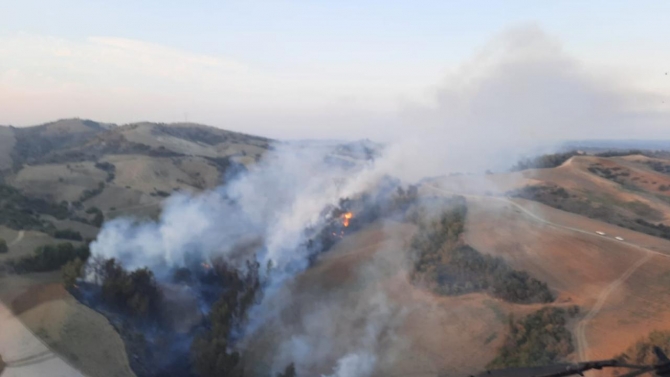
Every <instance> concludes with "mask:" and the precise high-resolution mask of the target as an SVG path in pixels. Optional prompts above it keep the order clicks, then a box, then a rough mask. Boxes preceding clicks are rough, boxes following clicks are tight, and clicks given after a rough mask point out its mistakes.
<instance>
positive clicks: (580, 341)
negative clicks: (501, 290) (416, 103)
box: [424, 184, 670, 361]
mask: <svg viewBox="0 0 670 377" xmlns="http://www.w3.org/2000/svg"><path fill="white" fill-rule="evenodd" d="M424 186H425V187H428V188H431V189H433V190H435V191H439V192H442V193H445V194H449V195H460V196H463V197H466V198H477V199H489V200H495V201H499V202H504V203H506V204H509V205H511V206H513V207H514V208H516V209H518V210H520V211H521V212H522V213H523V214H525V215H526V216H528V217H530V218H532V219H533V220H535V221H537V222H540V223H542V224H546V225H548V226H551V227H554V228H557V229H563V230H567V231H571V232H576V233H581V234H585V235H588V236H590V237H594V238H598V239H600V240H605V241H609V242H612V243H617V244H624V245H627V246H630V247H632V248H635V249H638V250H640V251H643V252H645V255H644V256H643V257H642V258H640V259H639V260H638V261H637V262H636V263H635V264H633V265H632V266H631V267H630V268H628V269H627V270H626V271H624V272H623V273H622V274H621V276H620V277H619V278H617V279H616V280H614V281H612V282H611V283H610V284H608V285H607V286H606V287H605V289H603V290H602V291H601V292H600V294H599V295H598V296H597V299H596V302H595V304H594V305H593V306H592V307H591V309H590V310H589V311H588V313H586V315H585V316H584V317H583V318H582V319H581V321H579V323H578V324H577V326H576V328H575V337H576V338H577V345H576V346H577V349H576V352H577V355H578V357H579V360H580V361H586V360H587V356H588V341H587V338H586V331H585V330H586V326H587V325H588V323H589V322H590V321H591V320H592V319H593V318H594V317H595V316H597V315H598V313H599V312H600V310H601V309H602V307H603V306H604V305H605V302H607V299H608V297H609V295H610V294H611V293H612V292H614V291H615V290H616V289H617V288H619V287H620V286H621V284H623V283H624V282H625V281H626V279H628V278H629V277H630V276H631V275H633V273H635V271H637V269H638V268H640V267H641V266H642V265H644V264H645V263H646V262H647V261H649V259H651V258H652V257H653V256H654V255H659V256H662V257H665V258H670V255H668V254H664V253H661V252H659V251H655V250H651V249H647V248H645V247H642V246H640V245H637V244H634V243H631V242H628V241H620V240H616V239H613V238H608V237H604V236H601V235H599V234H596V233H593V232H591V231H586V230H583V229H579V228H574V227H571V226H568V225H562V224H556V223H553V222H551V221H548V220H546V219H543V218H541V217H540V216H538V215H536V214H535V213H533V212H531V211H530V210H528V209H527V208H525V207H524V206H522V205H520V204H518V203H516V202H514V201H512V200H510V199H508V198H505V197H496V196H484V195H472V194H462V193H458V192H454V191H449V190H445V189H442V188H440V187H437V186H434V185H430V184H426V185H424Z"/></svg>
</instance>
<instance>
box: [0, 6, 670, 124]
mask: <svg viewBox="0 0 670 377" xmlns="http://www.w3.org/2000/svg"><path fill="white" fill-rule="evenodd" d="M668 16H670V2H664V1H589V2H585V1H360V0H359V1H311V2H308V1H169V0H167V1H166V0H164V1H137V0H135V1H126V0H116V1H93V0H88V1H80V0H51V1H37V0H21V1H8V0H0V53H1V54H2V55H3V58H2V59H0V100H2V99H10V100H11V101H9V102H7V101H5V107H3V105H2V104H0V111H2V113H4V114H5V116H6V118H5V119H2V117H1V116H0V124H3V123H4V124H6V123H12V124H18V125H27V124H32V123H37V122H41V121H47V120H50V119H51V118H53V117H66V116H82V117H92V118H96V119H100V120H107V121H113V122H129V121H133V120H139V119H149V120H157V121H170V120H174V121H177V120H181V119H183V118H186V117H189V120H193V121H199V122H203V123H212V124H216V125H220V126H223V127H231V128H236V127H237V128H240V127H242V128H249V127H250V129H251V131H258V132H264V133H269V134H276V133H277V132H279V131H277V129H269V128H268V126H267V124H268V122H269V120H273V122H274V123H276V124H278V125H276V126H274V127H275V128H276V127H288V128H291V127H293V128H291V129H292V130H293V131H291V132H293V133H295V134H296V135H301V134H302V133H305V132H306V136H308V137H315V136H316V137H318V136H320V135H321V134H322V133H323V135H325V136H333V135H336V134H337V133H336V132H335V131H333V130H332V129H331V127H334V128H337V123H338V122H339V121H345V122H347V123H353V125H351V126H350V127H353V128H360V127H363V126H365V125H367V124H368V123H366V122H368V120H369V121H370V122H372V123H369V124H370V125H376V124H380V123H383V122H399V121H398V119H397V118H398V117H397V113H398V111H401V110H402V109H404V108H405V107H407V105H408V103H410V106H413V105H411V104H412V103H415V102H421V103H423V102H431V101H432V100H433V99H434V98H433V97H434V93H435V91H439V90H440V88H442V86H443V85H445V84H444V82H445V77H449V75H454V74H455V75H456V76H459V75H461V73H460V72H461V71H460V70H461V69H462V67H463V65H464V64H465V65H468V64H472V62H473V59H475V60H476V59H477V56H478V54H481V52H482V51H483V50H485V49H486V48H487V46H489V45H490V44H491V43H492V41H495V40H496V38H498V37H499V36H500V35H501V34H504V33H505V32H506V31H507V30H510V29H513V28H517V27H519V26H520V25H521V26H522V27H523V26H524V25H525V26H527V25H533V27H536V28H537V29H538V30H540V31H541V33H543V34H544V35H545V36H546V37H547V38H548V39H549V40H552V41H554V40H555V41H557V43H559V44H560V46H561V48H562V49H561V51H560V53H558V55H561V56H562V55H563V54H565V55H566V56H569V57H570V59H573V60H574V62H575V64H576V65H578V66H582V65H584V66H587V67H588V68H589V69H590V71H589V72H590V73H589V75H587V76H589V77H592V76H594V77H595V76H598V75H605V76H606V75H613V76H616V77H617V83H621V85H624V84H625V85H624V86H627V87H635V88H637V89H642V90H644V91H648V92H651V93H654V94H661V95H665V94H670V90H668V89H669V87H668V85H667V84H666V82H665V81H667V80H665V81H663V80H661V77H660V75H663V74H664V70H666V67H668V68H670V61H669V60H668V59H669V58H670V22H668ZM8 56H9V59H6V57H8ZM3 61H4V62H3ZM201 73H202V74H201ZM601 79H602V78H601ZM143 101H146V103H145V102H143ZM38 102H39V103H45V102H46V103H48V104H50V105H46V106H43V107H42V108H41V109H40V110H37V109H33V111H29V107H30V105H33V106H34V104H35V103H38ZM669 103H670V101H669ZM161 104H162V105H161ZM659 104H662V101H661V102H659ZM659 106H660V105H659ZM224 109H225V110H224ZM342 114H349V115H346V116H344V115H342ZM342 116H344V118H343V119H340V117H342ZM252 118H253V119H254V120H250V119H252ZM373 119H376V120H373ZM359 122H362V123H359ZM314 124H324V125H323V126H321V127H317V128H315V126H313V125H314ZM324 130H326V131H327V132H322V131H324ZM282 132H283V129H282ZM363 134H364V133H361V135H363Z"/></svg>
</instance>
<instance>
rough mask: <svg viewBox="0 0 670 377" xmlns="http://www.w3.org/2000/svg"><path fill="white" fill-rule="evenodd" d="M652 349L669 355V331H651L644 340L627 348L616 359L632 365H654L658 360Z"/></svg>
mask: <svg viewBox="0 0 670 377" xmlns="http://www.w3.org/2000/svg"><path fill="white" fill-rule="evenodd" d="M654 347H659V348H661V350H662V351H663V352H664V353H666V354H668V353H670V331H652V332H651V333H649V335H648V336H647V337H646V338H645V339H640V340H639V341H637V342H636V343H635V344H633V345H632V346H630V347H628V349H627V350H626V351H625V352H624V353H623V354H621V355H619V357H618V358H619V359H623V360H626V361H627V362H629V363H633V364H647V365H648V364H655V363H657V362H658V359H657V358H656V355H655V354H654V351H653V349H654Z"/></svg>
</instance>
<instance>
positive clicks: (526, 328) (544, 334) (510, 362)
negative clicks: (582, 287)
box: [487, 307, 579, 369]
mask: <svg viewBox="0 0 670 377" xmlns="http://www.w3.org/2000/svg"><path fill="white" fill-rule="evenodd" d="M578 312H579V310H578V307H577V308H571V309H570V310H568V311H566V310H565V309H561V308H553V307H547V308H542V309H540V310H538V311H537V312H535V313H532V314H530V315H528V316H526V317H525V318H522V319H520V320H514V318H513V317H510V318H509V321H508V329H509V333H508V334H507V337H506V339H505V342H504V343H503V345H502V346H501V348H500V349H499V350H498V355H497V356H496V358H495V359H493V361H491V363H489V365H487V368H489V369H498V368H509V367H528V366H537V365H545V364H553V363H556V362H560V361H563V360H564V359H565V357H566V356H568V355H569V354H570V353H571V352H572V351H573V350H574V347H573V345H572V336H571V335H570V331H568V329H566V327H565V326H566V323H567V318H566V317H567V316H569V315H572V316H574V315H576V314H577V313H578Z"/></svg>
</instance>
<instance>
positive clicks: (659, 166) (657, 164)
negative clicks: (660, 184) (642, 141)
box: [647, 160, 670, 174]
mask: <svg viewBox="0 0 670 377" xmlns="http://www.w3.org/2000/svg"><path fill="white" fill-rule="evenodd" d="M647 165H649V167H650V168H652V169H654V170H655V171H657V172H659V173H663V174H670V165H666V164H664V163H662V162H661V161H653V160H652V161H647Z"/></svg>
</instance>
